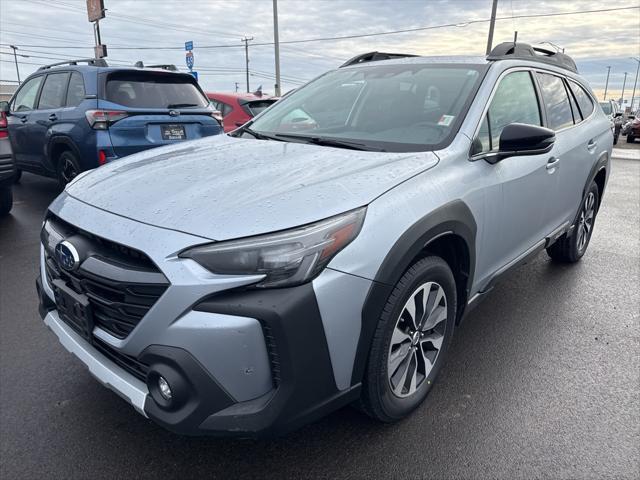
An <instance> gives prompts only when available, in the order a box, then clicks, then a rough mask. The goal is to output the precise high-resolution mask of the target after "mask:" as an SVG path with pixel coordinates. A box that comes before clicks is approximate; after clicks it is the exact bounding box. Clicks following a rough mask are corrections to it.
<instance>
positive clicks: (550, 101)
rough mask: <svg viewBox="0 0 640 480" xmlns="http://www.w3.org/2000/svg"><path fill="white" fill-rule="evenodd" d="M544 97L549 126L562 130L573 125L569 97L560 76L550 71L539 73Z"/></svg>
mask: <svg viewBox="0 0 640 480" xmlns="http://www.w3.org/2000/svg"><path fill="white" fill-rule="evenodd" d="M537 75H538V80H539V81H540V89H541V90H542V99H543V100H544V105H545V107H546V110H547V122H548V123H549V128H552V129H553V130H560V129H562V128H565V127H568V126H570V125H573V115H572V113H571V105H570V104H569V97H568V96H567V91H566V90H565V87H564V83H563V82H562V79H561V78H560V77H556V76H555V75H551V74H548V73H538V74H537Z"/></svg>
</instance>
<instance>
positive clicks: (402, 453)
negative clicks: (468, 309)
mask: <svg viewBox="0 0 640 480" xmlns="http://www.w3.org/2000/svg"><path fill="white" fill-rule="evenodd" d="M621 146H622V145H621ZM632 148H637V149H640V145H636V146H634V147H632ZM613 169H614V171H613V175H612V177H611V180H610V182H609V186H608V191H607V192H606V195H605V199H604V204H603V208H602V209H601V211H600V214H599V217H598V219H597V222H596V229H595V234H594V237H593V239H592V242H591V245H590V247H589V251H588V252H587V254H586V256H585V258H584V259H583V260H582V261H581V262H580V263H579V264H577V265H573V266H557V265H554V264H552V263H550V261H549V259H548V258H547V256H546V255H544V254H542V255H540V256H538V257H537V258H536V259H535V260H534V261H533V262H532V263H531V264H529V265H526V266H524V267H521V268H520V269H519V270H518V271H516V272H515V273H513V274H512V275H511V276H510V277H509V278H507V279H505V280H504V281H502V283H500V284H499V285H498V287H497V288H496V289H495V290H494V292H493V293H492V294H491V295H490V297H489V298H488V299H487V300H486V301H485V302H484V303H483V304H481V305H480V306H479V307H478V308H477V309H476V310H475V311H474V313H473V314H472V315H471V317H470V318H469V319H468V321H467V322H466V324H464V325H463V326H462V328H460V329H459V330H458V331H457V334H456V337H455V338H454V341H453V346H452V350H451V354H450V356H449V358H448V362H447V363H446V365H445V366H444V368H443V370H442V372H441V375H440V378H439V382H438V384H437V385H436V387H435V388H434V389H433V391H432V393H431V394H430V396H429V398H428V399H427V401H426V402H425V404H424V405H423V406H422V407H421V408H420V409H419V410H418V411H417V412H415V413H414V415H413V416H412V417H411V418H409V419H408V420H406V421H404V422H402V423H400V424H396V425H390V426H383V425H379V424H376V423H373V422H372V421H370V420H368V419H367V418H366V417H364V416H363V415H361V414H360V413H358V412H357V411H355V410H353V409H350V408H346V409H343V410H341V411H339V412H336V413H334V414H333V415H331V416H329V417H328V418H325V419H323V420H321V421H319V422H317V423H315V424H313V425H309V426H307V427H305V428H303V429H302V430H299V431H297V432H295V433H293V434H290V435H289V436H288V437H285V438H281V439H276V440H270V441H266V440H264V441H249V440H242V441H241V440H233V441H230V440H225V439H213V438H188V437H180V436H176V435H174V434H171V433H168V432H166V431H164V430H162V429H161V428H159V427H156V426H155V425H154V424H153V423H151V422H150V421H148V420H146V419H144V418H143V417H141V416H140V415H138V414H137V413H135V412H134V410H133V409H132V408H131V407H130V406H128V405H127V404H126V403H124V401H122V400H120V398H119V397H117V396H116V395H115V394H114V393H112V392H110V391H108V390H107V389H105V388H103V387H102V386H101V385H99V384H98V383H97V382H96V381H95V380H93V378H92V377H91V376H90V374H89V373H88V371H87V370H86V369H85V368H84V367H83V366H82V365H81V364H80V362H79V361H77V360H76V359H75V358H74V357H73V356H72V355H70V354H69V353H67V352H66V351H65V350H64V349H63V348H62V347H61V346H60V345H59V344H58V342H57V340H56V339H55V338H54V335H53V334H51V333H50V332H49V331H48V330H47V329H46V328H45V326H44V325H43V323H42V322H41V320H40V317H39V316H38V313H37V301H36V295H35V286H34V279H35V277H36V275H37V271H38V248H39V247H38V235H39V229H40V224H41V219H42V215H43V212H44V211H45V209H46V206H47V205H48V204H49V203H50V202H51V200H52V199H53V198H54V197H55V195H56V193H57V192H56V188H55V183H54V182H53V181H50V180H47V179H43V178H41V177H36V176H33V175H28V174H25V175H24V176H23V180H22V182H21V184H20V185H18V186H16V187H15V190H14V193H15V196H16V203H15V207H14V210H13V213H12V215H11V216H10V217H8V218H6V219H3V220H0V448H1V449H0V477H2V478H6V479H18V478H28V479H34V478H129V477H137V478H177V477H181V478H192V477H196V476H197V477H207V478H225V479H235V478H538V477H552V478H598V479H600V478H616V479H619V478H639V477H640V380H639V379H640V353H639V352H640V314H639V307H640V289H639V288H638V285H639V284H640V248H639V247H640V214H639V212H640V161H638V160H622V159H620V160H614V163H613Z"/></svg>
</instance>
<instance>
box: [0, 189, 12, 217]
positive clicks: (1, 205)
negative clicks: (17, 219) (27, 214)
mask: <svg viewBox="0 0 640 480" xmlns="http://www.w3.org/2000/svg"><path fill="white" fill-rule="evenodd" d="M12 207H13V191H12V190H11V187H0V217H4V216H5V215H8V214H9V212H10V211H11V208H12Z"/></svg>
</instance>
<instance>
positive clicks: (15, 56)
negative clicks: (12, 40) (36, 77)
mask: <svg viewBox="0 0 640 480" xmlns="http://www.w3.org/2000/svg"><path fill="white" fill-rule="evenodd" d="M9 47H10V48H12V49H13V60H14V61H15V62H16V75H18V85H20V68H18V55H17V54H16V50H17V49H18V47H16V46H14V45H9Z"/></svg>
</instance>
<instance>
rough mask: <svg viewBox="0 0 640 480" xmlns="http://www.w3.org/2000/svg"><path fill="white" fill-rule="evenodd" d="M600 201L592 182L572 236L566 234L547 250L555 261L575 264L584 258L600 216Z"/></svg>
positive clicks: (581, 205) (596, 187) (596, 188)
mask: <svg viewBox="0 0 640 480" xmlns="http://www.w3.org/2000/svg"><path fill="white" fill-rule="evenodd" d="M599 201H600V198H599V192H598V186H597V185H596V184H595V182H592V183H591V185H590V186H589V190H588V191H587V194H586V195H585V198H584V200H582V203H581V204H580V213H579V214H578V220H577V222H576V226H575V228H574V230H573V232H572V233H571V236H567V234H566V233H565V234H564V235H562V237H560V238H559V239H558V240H557V241H556V242H555V243H554V244H553V245H551V246H550V247H549V248H547V254H548V255H549V256H550V257H551V259H552V260H553V261H555V262H559V263H575V262H577V261H578V260H580V259H581V258H582V256H583V255H584V254H585V252H586V251H587V247H588V246H589V242H590V241H591V235H592V234H593V228H594V226H595V221H596V216H597V214H598V205H599Z"/></svg>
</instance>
